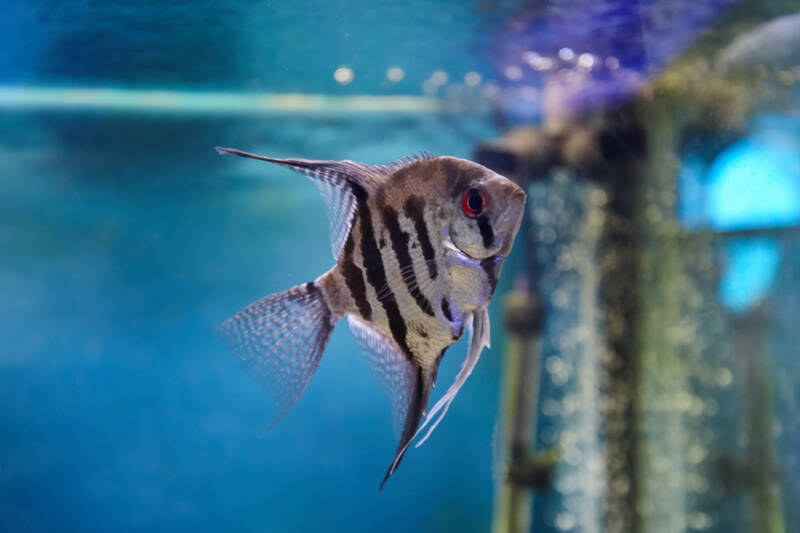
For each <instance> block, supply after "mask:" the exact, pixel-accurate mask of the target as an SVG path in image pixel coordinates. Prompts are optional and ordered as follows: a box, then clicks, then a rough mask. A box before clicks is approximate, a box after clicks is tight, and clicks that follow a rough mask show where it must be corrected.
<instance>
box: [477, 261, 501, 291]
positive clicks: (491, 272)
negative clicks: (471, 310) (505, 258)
mask: <svg viewBox="0 0 800 533" xmlns="http://www.w3.org/2000/svg"><path fill="white" fill-rule="evenodd" d="M499 259H500V258H499V256H493V257H487V258H486V259H484V260H483V261H481V268H483V271H484V272H486V277H487V279H488V280H489V286H490V287H491V288H492V293H494V289H495V288H496V287H497V262H498V260H499Z"/></svg>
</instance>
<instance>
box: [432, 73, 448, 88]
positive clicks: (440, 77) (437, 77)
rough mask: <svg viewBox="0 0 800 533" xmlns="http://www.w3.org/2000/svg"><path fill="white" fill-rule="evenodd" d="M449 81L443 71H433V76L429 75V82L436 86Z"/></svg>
mask: <svg viewBox="0 0 800 533" xmlns="http://www.w3.org/2000/svg"><path fill="white" fill-rule="evenodd" d="M449 79H450V77H449V76H448V75H447V72H445V71H443V70H434V71H433V74H431V82H433V83H434V84H436V85H444V84H445V83H447V80H449Z"/></svg>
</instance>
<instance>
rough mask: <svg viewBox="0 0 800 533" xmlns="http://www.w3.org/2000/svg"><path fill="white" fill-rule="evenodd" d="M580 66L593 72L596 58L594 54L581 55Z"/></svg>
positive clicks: (579, 58)
mask: <svg viewBox="0 0 800 533" xmlns="http://www.w3.org/2000/svg"><path fill="white" fill-rule="evenodd" d="M578 66H579V67H581V68H583V69H586V70H592V67H593V66H594V56H593V55H592V54H581V55H580V56H578Z"/></svg>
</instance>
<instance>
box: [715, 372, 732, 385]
mask: <svg viewBox="0 0 800 533" xmlns="http://www.w3.org/2000/svg"><path fill="white" fill-rule="evenodd" d="M732 381H733V374H731V371H730V370H728V369H727V368H724V367H723V368H720V369H719V370H718V371H717V385H719V386H720V387H727V386H729V385H730V384H731V382H732Z"/></svg>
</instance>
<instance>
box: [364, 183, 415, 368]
mask: <svg viewBox="0 0 800 533" xmlns="http://www.w3.org/2000/svg"><path fill="white" fill-rule="evenodd" d="M350 189H351V190H352V191H353V196H355V198H356V205H357V209H358V219H359V222H360V223H361V257H362V259H363V264H364V268H365V269H366V271H367V281H368V282H369V284H370V285H372V288H373V289H375V293H376V294H377V293H378V292H380V291H381V290H382V289H383V288H384V287H385V286H386V269H385V268H384V266H383V258H382V257H381V252H380V250H379V249H378V243H377V241H376V240H375V229H374V228H373V226H372V213H370V211H369V205H368V204H367V199H368V198H369V195H368V194H367V191H366V190H365V189H364V187H362V186H361V185H359V184H358V183H355V182H350ZM381 305H383V310H384V311H385V312H386V319H387V320H388V321H389V330H390V331H391V332H392V337H393V338H394V340H395V342H397V345H398V346H400V349H401V350H403V353H404V354H405V355H406V357H408V358H409V360H411V361H412V362H413V361H414V356H413V354H412V353H411V349H410V348H409V347H408V343H407V342H406V335H407V333H408V330H407V328H406V323H405V320H403V315H402V314H400V308H399V307H398V306H397V302H396V301H395V298H394V293H393V292H391V287H390V288H389V294H388V295H387V297H386V298H383V299H381ZM415 364H416V363H415Z"/></svg>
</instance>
